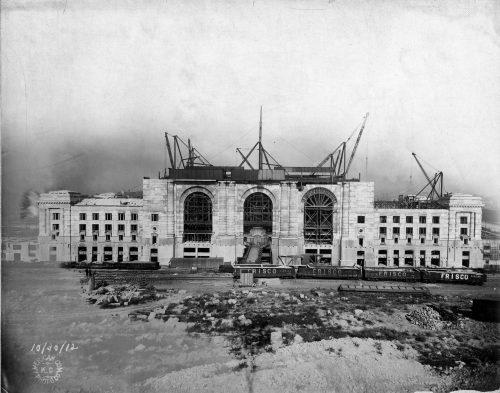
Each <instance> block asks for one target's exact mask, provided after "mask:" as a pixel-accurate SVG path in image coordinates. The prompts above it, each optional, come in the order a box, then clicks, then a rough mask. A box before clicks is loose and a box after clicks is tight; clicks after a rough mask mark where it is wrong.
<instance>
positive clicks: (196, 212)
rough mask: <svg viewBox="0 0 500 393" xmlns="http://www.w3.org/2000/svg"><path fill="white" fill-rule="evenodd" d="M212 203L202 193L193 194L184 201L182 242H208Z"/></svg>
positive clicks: (210, 234)
mask: <svg viewBox="0 0 500 393" xmlns="http://www.w3.org/2000/svg"><path fill="white" fill-rule="evenodd" d="M211 237H212V201H211V199H210V198H209V197H208V195H206V194H204V193H202V192H193V193H192V194H190V195H188V197H187V198H186V200H185V201H184V241H185V242H210V239H211Z"/></svg>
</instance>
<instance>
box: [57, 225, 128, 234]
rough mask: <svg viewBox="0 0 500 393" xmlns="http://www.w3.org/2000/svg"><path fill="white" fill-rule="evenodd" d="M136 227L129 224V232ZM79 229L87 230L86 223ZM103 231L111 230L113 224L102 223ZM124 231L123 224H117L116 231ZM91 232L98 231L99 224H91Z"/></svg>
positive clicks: (81, 230)
mask: <svg viewBox="0 0 500 393" xmlns="http://www.w3.org/2000/svg"><path fill="white" fill-rule="evenodd" d="M52 225H53V226H54V225H58V224H52ZM137 228H138V225H137V224H131V225H130V231H131V232H137ZM79 230H80V232H85V231H86V230H87V225H86V224H80V225H79ZM104 231H105V232H112V231H113V225H112V224H104ZM124 231H125V224H118V232H124ZM92 232H99V224H92Z"/></svg>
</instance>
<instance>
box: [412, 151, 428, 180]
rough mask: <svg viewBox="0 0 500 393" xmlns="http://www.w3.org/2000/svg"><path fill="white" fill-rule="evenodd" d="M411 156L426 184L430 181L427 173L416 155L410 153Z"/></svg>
mask: <svg viewBox="0 0 500 393" xmlns="http://www.w3.org/2000/svg"><path fill="white" fill-rule="evenodd" d="M411 154H412V155H413V158H415V161H417V164H418V166H419V167H420V170H421V171H422V172H423V174H424V176H425V178H426V179H427V181H428V182H430V181H431V178H430V177H429V175H428V174H427V172H426V171H425V169H424V167H423V166H422V164H421V163H420V160H419V159H418V157H417V155H416V154H415V153H411Z"/></svg>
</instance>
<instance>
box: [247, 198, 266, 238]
mask: <svg viewBox="0 0 500 393" xmlns="http://www.w3.org/2000/svg"><path fill="white" fill-rule="evenodd" d="M252 228H263V229H264V230H265V231H266V233H269V234H271V233H272V232H273V202H272V201H271V198H269V197H268V196H267V195H266V194H264V193H262V192H254V193H253V194H251V195H250V196H249V197H248V198H247V199H245V203H244V205H243V232H244V233H245V234H249V233H250V230H251V229H252Z"/></svg>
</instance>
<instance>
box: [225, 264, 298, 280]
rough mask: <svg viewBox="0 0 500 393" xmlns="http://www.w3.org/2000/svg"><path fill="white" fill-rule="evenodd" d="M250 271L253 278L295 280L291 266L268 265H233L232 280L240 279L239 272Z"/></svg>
mask: <svg viewBox="0 0 500 393" xmlns="http://www.w3.org/2000/svg"><path fill="white" fill-rule="evenodd" d="M242 269H245V271H247V270H249V269H251V270H252V273H253V276H254V278H295V269H294V268H293V267H291V266H283V265H270V264H244V265H234V273H233V275H234V278H240V274H241V270H242Z"/></svg>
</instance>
